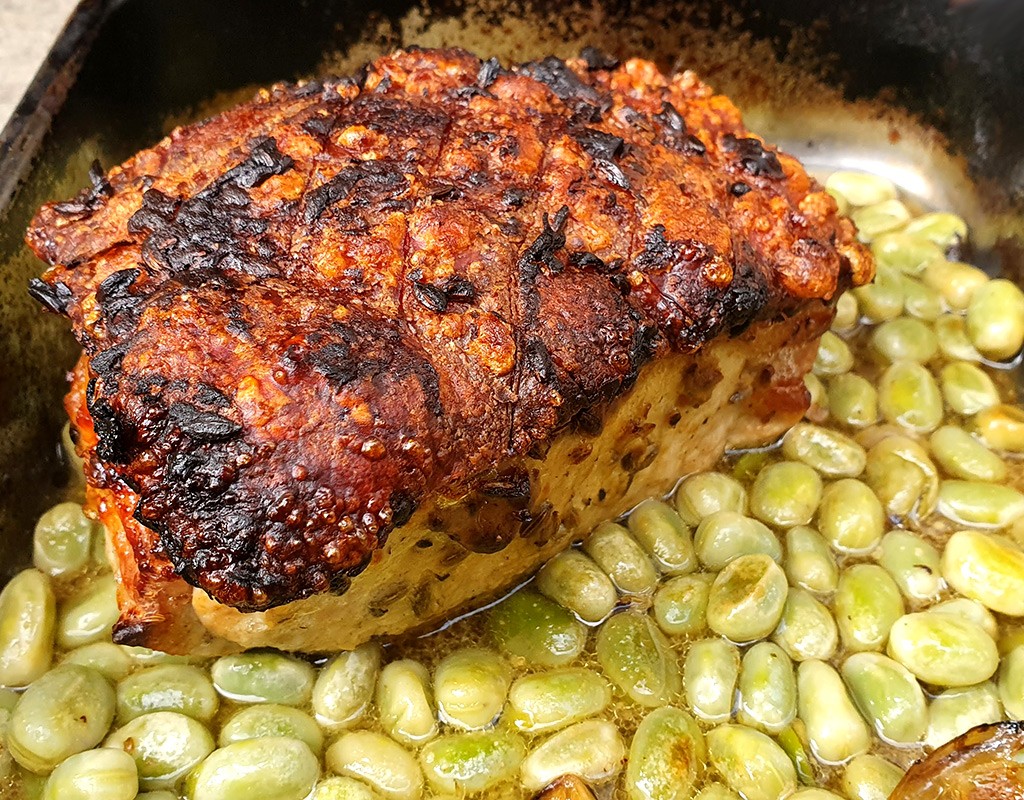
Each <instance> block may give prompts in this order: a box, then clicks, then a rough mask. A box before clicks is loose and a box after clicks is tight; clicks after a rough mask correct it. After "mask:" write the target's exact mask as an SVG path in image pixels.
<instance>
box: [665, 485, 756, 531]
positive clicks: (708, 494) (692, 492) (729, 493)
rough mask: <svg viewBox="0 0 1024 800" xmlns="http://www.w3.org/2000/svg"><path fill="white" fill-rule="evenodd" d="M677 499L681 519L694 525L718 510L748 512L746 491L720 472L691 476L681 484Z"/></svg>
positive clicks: (677, 508)
mask: <svg viewBox="0 0 1024 800" xmlns="http://www.w3.org/2000/svg"><path fill="white" fill-rule="evenodd" d="M675 501H676V510H677V511H678V512H679V516H680V518H682V520H683V522H684V523H686V524H687V525H689V526H691V527H692V526H695V525H697V524H699V523H700V521H701V520H702V519H704V517H708V516H711V515H712V514H714V513H715V512H716V511H735V512H737V513H738V514H745V513H746V512H747V490H746V489H745V488H744V487H743V484H742V483H740V482H739V481H738V480H736V479H735V478H731V477H730V476H728V475H723V474H722V473H721V472H698V473H697V474H696V475H691V476H690V477H688V478H687V479H686V480H684V481H683V482H682V483H681V484H680V485H679V489H678V490H677V491H676V498H675Z"/></svg>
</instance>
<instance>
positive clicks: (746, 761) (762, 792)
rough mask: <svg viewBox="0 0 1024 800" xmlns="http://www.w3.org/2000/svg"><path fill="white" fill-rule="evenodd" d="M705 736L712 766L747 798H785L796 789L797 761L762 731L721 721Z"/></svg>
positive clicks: (769, 799) (746, 799) (777, 799)
mask: <svg viewBox="0 0 1024 800" xmlns="http://www.w3.org/2000/svg"><path fill="white" fill-rule="evenodd" d="M705 738H706V741H707V748H708V760H709V761H710V763H711V766H712V767H714V769H715V771H716V772H717V773H718V774H719V775H721V776H722V779H723V780H724V781H725V782H726V783H727V784H728V785H729V788H731V789H732V790H733V791H735V792H736V793H738V794H739V795H741V796H742V797H743V798H745V800H781V798H784V797H786V796H788V795H789V794H791V793H792V792H793V791H794V790H795V789H796V770H795V769H794V767H793V762H792V761H790V760H789V756H788V755H786V751H785V750H783V749H782V748H781V747H779V745H778V744H776V742H775V741H774V740H772V739H771V738H769V737H768V736H765V734H763V733H761V732H760V731H755V730H754V729H753V728H748V727H746V726H745V725H719V726H718V727H717V728H714V729H713V730H711V731H709V732H708V733H707V735H706V737H705Z"/></svg>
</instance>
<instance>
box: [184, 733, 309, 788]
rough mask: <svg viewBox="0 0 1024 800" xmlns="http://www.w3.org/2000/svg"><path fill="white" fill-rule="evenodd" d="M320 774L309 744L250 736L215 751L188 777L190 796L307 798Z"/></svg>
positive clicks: (282, 738) (284, 739)
mask: <svg viewBox="0 0 1024 800" xmlns="http://www.w3.org/2000/svg"><path fill="white" fill-rule="evenodd" d="M319 777H320V763H319V761H318V760H317V757H316V756H315V755H313V753H312V752H310V749H309V748H308V747H306V745H305V744H303V743H302V742H300V741H298V740H297V739H288V738H285V737H283V736H277V737H269V738H266V739H248V740H246V741H242V742H235V743H234V744H229V745H228V746H227V747H222V748H220V749H219V750H215V751H214V752H213V753H211V754H210V755H209V756H208V757H207V758H206V760H205V761H203V763H202V764H200V765H199V767H198V768H197V769H196V771H195V772H194V773H192V774H191V775H190V776H189V779H188V792H187V794H188V797H189V800H236V798H238V800H241V798H247V797H258V798H260V800H304V799H305V798H307V797H309V795H310V794H312V792H313V787H314V786H315V785H316V782H317V779H318V778H319Z"/></svg>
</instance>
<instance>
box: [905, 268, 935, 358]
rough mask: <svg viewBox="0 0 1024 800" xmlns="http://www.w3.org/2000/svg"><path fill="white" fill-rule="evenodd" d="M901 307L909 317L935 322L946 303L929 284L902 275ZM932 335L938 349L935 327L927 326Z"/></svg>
mask: <svg viewBox="0 0 1024 800" xmlns="http://www.w3.org/2000/svg"><path fill="white" fill-rule="evenodd" d="M903 308H904V310H905V311H906V312H907V314H909V315H910V316H911V317H914V318H915V319H920V320H924V321H925V322H935V320H937V319H938V318H939V317H941V316H942V315H943V314H944V313H945V312H946V303H945V301H944V300H943V299H942V295H941V294H939V293H938V292H937V291H935V289H933V288H932V287H931V286H925V285H924V284H923V283H921V281H919V280H917V279H916V278H911V277H909V276H904V278H903ZM928 332H929V333H930V334H931V335H932V337H933V341H934V342H935V347H936V349H938V346H939V340H938V336H937V335H936V334H935V327H934V326H931V327H929V328H928Z"/></svg>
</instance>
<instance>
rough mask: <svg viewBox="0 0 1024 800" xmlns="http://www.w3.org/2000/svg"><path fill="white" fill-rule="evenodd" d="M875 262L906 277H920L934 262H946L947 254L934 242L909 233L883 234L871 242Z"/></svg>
mask: <svg viewBox="0 0 1024 800" xmlns="http://www.w3.org/2000/svg"><path fill="white" fill-rule="evenodd" d="M871 253H872V254H873V255H874V257H875V262H876V263H877V264H879V265H881V266H882V267H884V268H886V269H894V270H898V271H900V272H902V273H904V274H905V275H920V274H921V271H922V270H923V269H924V268H925V267H927V266H928V265H929V264H930V263H932V262H933V261H944V260H945V258H946V257H945V254H944V253H943V252H942V250H941V249H939V247H938V246H937V245H935V244H934V243H933V242H930V241H928V239H926V238H924V237H921V236H912V235H910V234H907V233H886V234H882V235H881V236H879V237H878V238H876V239H875V240H874V241H873V242H871Z"/></svg>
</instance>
